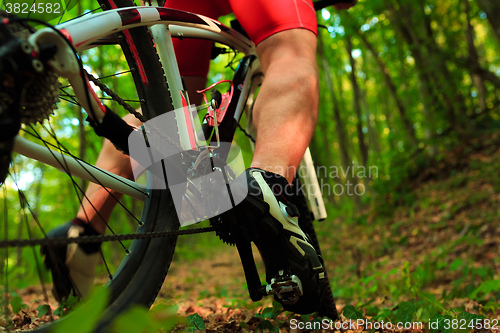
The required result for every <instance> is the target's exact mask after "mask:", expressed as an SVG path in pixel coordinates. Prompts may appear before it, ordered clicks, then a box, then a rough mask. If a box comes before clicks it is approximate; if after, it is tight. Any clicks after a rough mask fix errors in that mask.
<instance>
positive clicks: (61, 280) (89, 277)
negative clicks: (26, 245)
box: [41, 218, 101, 302]
mask: <svg viewBox="0 0 500 333" xmlns="http://www.w3.org/2000/svg"><path fill="white" fill-rule="evenodd" d="M93 235H98V233H97V232H96V231H95V230H94V229H93V228H92V227H91V226H90V225H89V224H87V223H84V222H83V221H82V220H80V219H78V218H74V219H73V220H72V221H70V222H68V223H65V224H63V225H61V226H59V227H57V228H55V229H53V230H51V231H49V232H48V233H47V237H48V238H62V237H78V236H93ZM100 248H101V244H100V243H82V244H76V243H71V244H67V245H66V244H61V245H58V244H56V245H51V246H50V247H49V246H47V245H44V246H42V248H41V252H42V255H43V257H44V259H43V261H44V264H45V266H46V267H47V268H48V269H49V270H50V273H51V274H52V281H53V283H54V287H53V289H52V293H53V294H54V297H55V298H56V299H57V300H58V301H59V302H61V301H62V300H63V299H68V297H69V295H71V294H73V295H76V296H81V297H86V296H87V295H88V293H89V292H90V289H91V288H92V285H93V282H94V274H95V269H96V266H97V263H98V261H99V257H100V255H99V252H100Z"/></svg>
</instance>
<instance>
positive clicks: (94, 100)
mask: <svg viewBox="0 0 500 333" xmlns="http://www.w3.org/2000/svg"><path fill="white" fill-rule="evenodd" d="M138 26H147V27H150V30H151V33H152V36H153V38H154V42H155V46H156V49H157V53H158V55H159V58H160V62H161V64H162V67H163V68H164V73H165V77H166V79H167V84H168V86H169V90H170V93H171V96H172V101H173V106H174V109H176V110H188V105H189V98H188V95H187V92H186V91H185V89H184V87H183V84H182V80H181V76H180V73H179V68H178V66H177V61H176V59H175V53H174V51H173V44H172V38H173V37H176V38H200V39H208V40H211V41H214V42H218V43H221V44H224V45H227V46H229V47H231V48H233V49H235V50H237V51H239V52H241V53H243V54H245V55H246V57H245V58H244V59H243V60H242V61H241V63H240V65H239V67H238V70H237V71H236V73H235V76H234V78H233V82H234V86H235V88H236V89H235V96H234V97H233V101H231V103H230V105H229V107H228V108H229V110H230V112H229V113H228V114H226V117H232V119H231V122H230V124H231V125H230V126H229V127H228V128H221V129H220V131H221V134H220V135H221V139H222V140H226V141H231V140H232V136H233V133H234V130H235V129H236V126H237V124H238V123H239V121H240V118H241V116H242V114H243V112H244V111H245V109H246V110H249V112H250V111H251V106H252V104H253V98H254V93H255V91H256V89H257V87H258V85H259V84H260V78H261V77H262V75H261V70H260V64H259V62H258V59H257V57H256V55H255V54H256V51H255V46H254V44H253V43H252V42H251V41H250V40H249V39H248V38H246V37H245V36H243V35H242V34H240V33H238V32H236V31H235V30H233V29H230V28H228V27H226V26H224V25H222V24H221V23H220V22H218V21H216V20H213V19H211V18H208V17H205V16H202V15H197V14H192V13H187V12H183V11H179V10H174V9H169V8H163V7H129V8H120V9H112V10H108V11H104V12H102V13H98V14H91V15H86V16H83V17H81V18H78V19H75V20H71V21H69V22H66V23H63V24H61V25H59V26H57V30H58V31H59V32H60V33H61V34H62V35H64V36H65V38H66V39H67V40H65V39H64V38H62V37H61V36H60V35H59V34H58V33H56V32H55V31H53V30H52V29H50V28H45V29H41V30H39V31H37V32H36V33H34V34H33V35H32V36H30V38H29V42H30V43H31V44H32V45H33V46H35V47H36V45H38V44H40V43H42V42H49V41H50V42H52V43H54V44H56V46H57V48H58V52H57V54H56V55H55V57H54V58H53V59H52V60H50V61H49V63H50V65H51V66H52V67H53V69H54V70H55V71H56V72H57V74H58V75H60V76H63V77H65V78H67V79H68V80H69V82H70V84H71V85H72V86H73V88H74V90H75V94H76V96H77V99H78V100H79V101H80V103H81V105H82V107H83V108H84V109H85V111H86V112H87V113H88V115H89V116H90V117H91V118H92V119H93V120H94V121H97V122H100V121H101V120H102V118H103V117H104V113H105V108H104V106H103V104H102V103H101V102H100V101H99V99H98V97H97V96H96V95H95V94H94V92H93V90H92V89H91V88H90V89H89V88H88V87H90V84H89V82H88V80H87V79H86V78H82V77H81V74H80V68H79V65H78V62H77V60H76V58H75V56H74V52H73V51H72V50H71V48H70V46H69V45H68V41H69V42H70V43H71V44H72V45H73V47H74V48H75V50H76V51H77V52H79V51H83V50H85V49H88V48H91V47H92V44H93V43H96V42H98V41H99V38H105V37H107V36H109V35H112V34H113V33H116V32H120V31H122V30H126V29H130V28H133V27H138ZM89 36H93V38H92V39H91V38H90V37H89ZM125 37H126V38H130V35H127V32H126V33H125ZM132 53H133V54H134V56H137V53H134V49H133V48H132ZM138 63H140V62H138ZM138 70H139V71H141V68H138ZM143 79H144V80H146V78H145V77H144V76H143ZM87 90H88V91H89V92H90V95H91V96H90V99H89V98H88V97H87V95H86V94H87V92H86V91H87ZM177 114H178V115H180V116H176V120H177V127H178V132H179V136H180V142H181V147H182V148H183V149H186V150H187V149H197V145H196V142H195V141H194V140H193V126H192V122H191V118H190V116H189V115H190V113H189V112H180V113H177ZM177 114H176V115H177ZM182 115H184V116H182ZM250 118H251V116H249V119H250ZM14 151H16V152H18V153H20V154H22V155H25V156H27V157H29V158H34V159H36V160H39V161H41V162H43V163H46V164H49V165H52V166H54V167H56V168H59V169H62V167H61V165H64V166H67V167H68V169H69V170H62V171H64V172H67V173H71V174H74V175H76V176H78V177H81V178H84V179H86V180H89V181H92V182H99V183H101V184H103V185H105V186H106V187H108V188H111V189H114V190H116V191H118V192H121V193H124V194H126V195H129V196H132V197H134V198H137V199H142V200H144V199H145V198H146V196H147V192H146V189H145V188H144V186H141V185H139V184H137V183H135V182H131V181H129V180H127V179H124V178H122V177H119V176H117V175H112V174H110V173H108V172H106V171H105V170H102V169H99V168H97V167H94V166H87V165H84V164H83V163H82V162H81V161H79V160H77V159H75V158H72V157H69V156H67V155H64V154H62V153H60V152H56V151H53V150H51V149H49V148H48V147H44V146H41V145H36V144H34V143H31V142H30V141H28V140H26V139H23V138H21V137H20V136H17V137H16V140H15V146H14ZM68 161H70V162H68ZM304 161H305V164H303V165H305V167H306V168H307V175H308V177H306V178H305V179H304V181H305V185H306V189H313V190H315V191H313V192H309V193H308V195H307V198H308V200H309V202H310V203H311V209H312V210H313V213H314V215H315V217H316V219H324V218H325V217H326V211H325V208H324V204H323V199H322V196H321V193H320V191H319V185H318V184H317V178H316V173H315V170H314V167H313V165H312V159H311V156H310V153H309V150H307V152H306V156H305V159H304ZM124 183H125V184H126V185H123V184H124Z"/></svg>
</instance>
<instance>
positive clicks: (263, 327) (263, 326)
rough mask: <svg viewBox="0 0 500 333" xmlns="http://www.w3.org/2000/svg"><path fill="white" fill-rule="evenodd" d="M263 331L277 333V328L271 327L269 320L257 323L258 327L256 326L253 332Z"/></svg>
mask: <svg viewBox="0 0 500 333" xmlns="http://www.w3.org/2000/svg"><path fill="white" fill-rule="evenodd" d="M265 330H269V332H272V333H279V328H278V327H275V326H274V325H273V323H271V322H270V321H269V320H267V319H266V320H263V321H261V322H260V323H259V325H257V327H256V328H255V331H257V332H258V331H261V332H264V331H265Z"/></svg>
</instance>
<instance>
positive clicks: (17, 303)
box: [10, 293, 28, 313]
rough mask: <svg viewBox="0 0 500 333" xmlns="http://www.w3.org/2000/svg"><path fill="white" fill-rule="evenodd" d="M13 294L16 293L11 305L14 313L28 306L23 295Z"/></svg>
mask: <svg viewBox="0 0 500 333" xmlns="http://www.w3.org/2000/svg"><path fill="white" fill-rule="evenodd" d="M12 294H13V295H16V296H14V297H12V299H11V300H10V306H11V307H12V312H13V313H19V312H21V310H22V309H27V308H28V305H26V304H24V303H23V299H22V298H21V296H19V295H17V294H16V293H12Z"/></svg>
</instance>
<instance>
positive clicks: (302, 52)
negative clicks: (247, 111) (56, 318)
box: [230, 0, 319, 182]
mask: <svg viewBox="0 0 500 333" xmlns="http://www.w3.org/2000/svg"><path fill="white" fill-rule="evenodd" d="M230 2H231V7H232V9H233V11H234V13H235V14H236V17H237V18H238V20H239V21H240V23H241V24H242V26H243V28H245V30H246V32H247V33H248V35H249V36H250V37H251V38H252V40H253V41H254V42H255V43H256V44H257V53H258V55H259V58H260V61H261V64H262V69H263V72H264V76H265V79H264V83H263V85H262V87H261V90H260V92H259V98H258V99H257V100H256V104H255V108H254V124H255V126H256V128H257V133H258V135H257V142H256V147H255V154H254V160H253V163H252V166H255V167H260V168H263V169H265V170H268V171H272V172H274V173H277V174H280V175H283V176H285V177H286V178H287V180H288V182H291V181H292V179H293V177H294V175H295V171H296V168H297V166H298V164H299V162H300V160H301V159H302V156H303V154H304V151H305V149H306V148H307V145H308V144H309V140H310V138H311V136H312V133H313V131H314V127H315V124H316V118H317V112H318V98H319V93H318V73H317V65H316V30H317V23H316V12H315V11H314V8H313V6H312V1H311V0H300V1H298V0H276V1H267V0H254V1H237V0H230ZM255 17H259V18H260V19H259V20H255ZM276 133H279V135H276Z"/></svg>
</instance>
